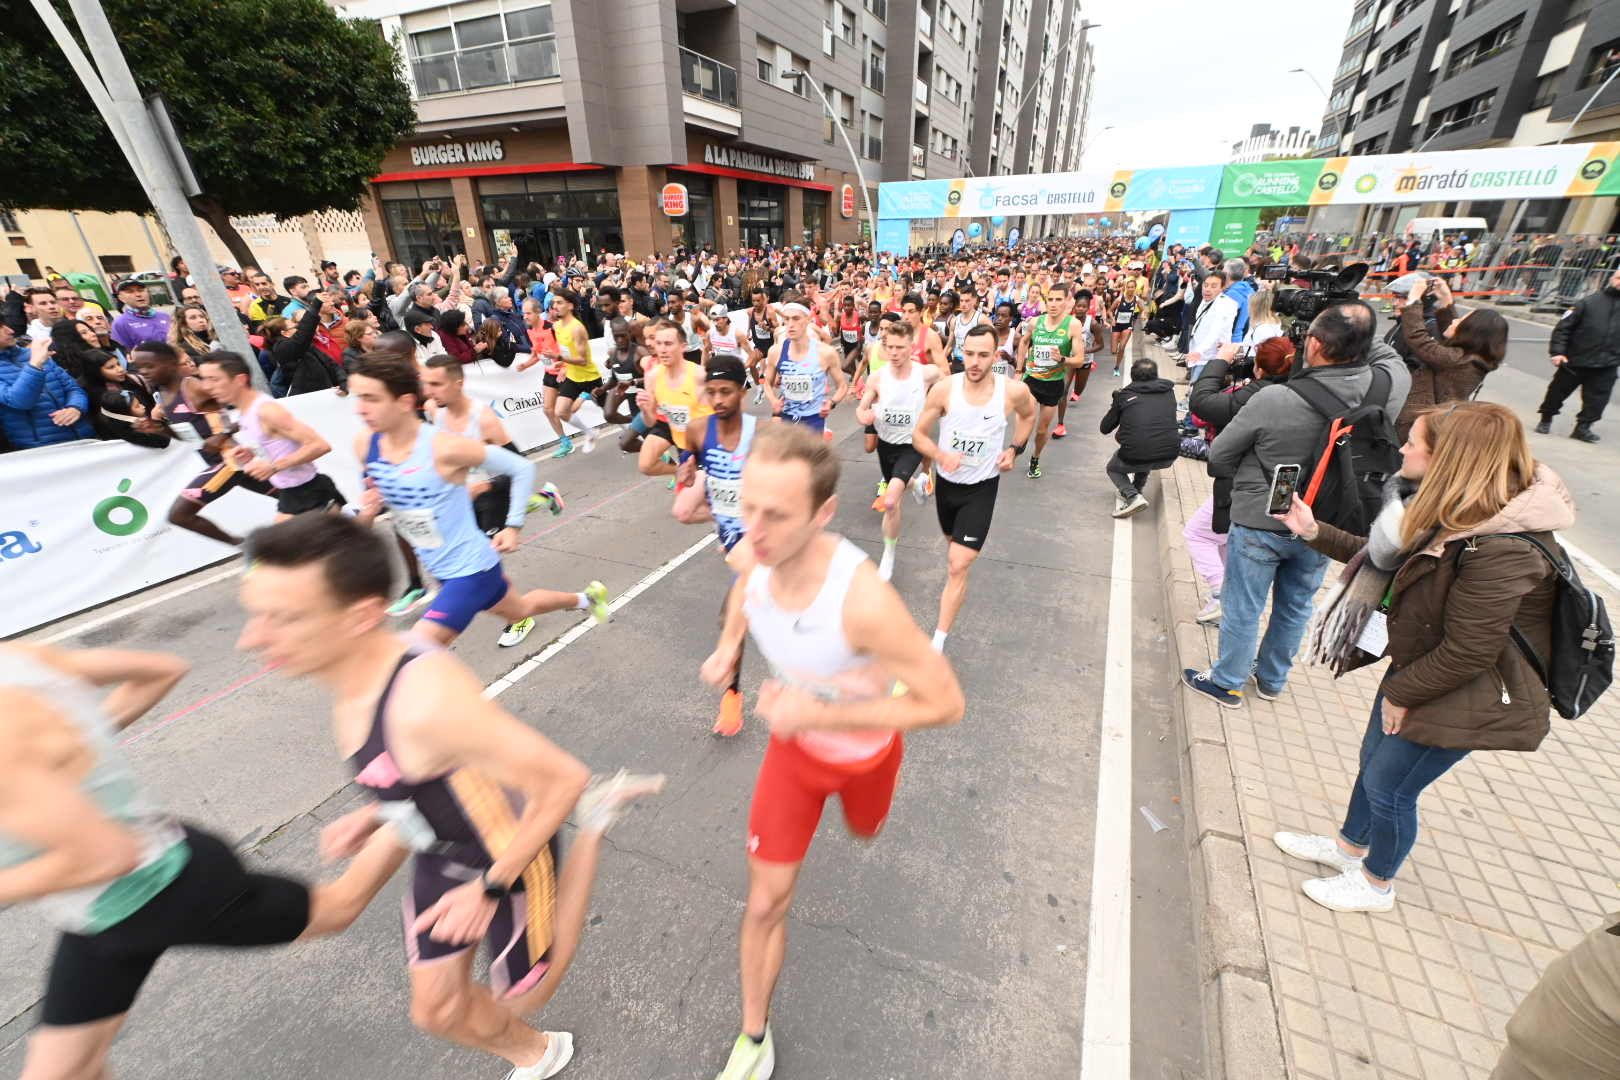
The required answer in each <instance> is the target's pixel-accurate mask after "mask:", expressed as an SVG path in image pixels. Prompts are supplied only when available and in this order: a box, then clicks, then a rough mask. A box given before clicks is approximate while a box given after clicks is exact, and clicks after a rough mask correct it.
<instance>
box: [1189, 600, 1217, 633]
mask: <svg viewBox="0 0 1620 1080" xmlns="http://www.w3.org/2000/svg"><path fill="white" fill-rule="evenodd" d="M1193 621H1194V622H1196V623H1197V624H1198V625H1199V626H1212V625H1214V624H1215V623H1218V622H1220V621H1221V598H1220V597H1218V596H1212V597H1210V598H1209V603H1207V604H1205V605H1204V606H1203V607H1201V608H1199V609H1198V614H1197V615H1194V616H1193Z"/></svg>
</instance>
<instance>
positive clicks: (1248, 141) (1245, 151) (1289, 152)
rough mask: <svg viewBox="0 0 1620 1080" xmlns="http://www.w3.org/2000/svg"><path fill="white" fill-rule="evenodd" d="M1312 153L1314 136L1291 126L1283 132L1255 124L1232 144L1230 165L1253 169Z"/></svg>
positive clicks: (1267, 125)
mask: <svg viewBox="0 0 1620 1080" xmlns="http://www.w3.org/2000/svg"><path fill="white" fill-rule="evenodd" d="M1315 152H1316V132H1314V131H1310V130H1308V129H1306V128H1302V127H1299V126H1298V125H1297V124H1296V125H1292V126H1290V127H1289V128H1288V130H1287V131H1284V130H1282V129H1281V128H1274V127H1272V126H1271V125H1270V124H1255V125H1254V126H1252V127H1250V128H1249V134H1248V137H1247V138H1244V139H1240V140H1239V141H1237V142H1235V143H1233V144H1232V156H1231V159H1230V160H1231V162H1232V164H1233V165H1253V164H1254V163H1256V162H1259V161H1274V160H1276V159H1278V158H1296V157H1310V156H1312V155H1313V154H1314V153H1315Z"/></svg>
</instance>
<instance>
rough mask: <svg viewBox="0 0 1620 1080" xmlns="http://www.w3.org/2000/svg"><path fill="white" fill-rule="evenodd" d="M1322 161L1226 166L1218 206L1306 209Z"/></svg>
mask: <svg viewBox="0 0 1620 1080" xmlns="http://www.w3.org/2000/svg"><path fill="white" fill-rule="evenodd" d="M1325 161H1326V159H1324V158H1313V159H1310V160H1305V161H1262V162H1259V163H1257V164H1254V165H1228V166H1226V175H1225V177H1223V178H1222V180H1221V197H1220V201H1219V202H1218V203H1217V204H1216V205H1217V206H1305V205H1307V204H1308V203H1310V202H1311V193H1312V192H1313V191H1315V190H1316V182H1317V180H1318V178H1319V177H1320V176H1321V175H1322V166H1323V164H1325Z"/></svg>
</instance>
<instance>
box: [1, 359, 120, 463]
mask: <svg viewBox="0 0 1620 1080" xmlns="http://www.w3.org/2000/svg"><path fill="white" fill-rule="evenodd" d="M28 357H29V351H28V350H27V349H25V348H23V347H22V346H21V345H13V346H12V347H11V348H9V349H0V426H3V427H4V428H5V433H6V441H7V442H9V443H11V445H12V448H13V449H16V450H31V449H33V448H34V447H36V446H52V445H54V444H56V443H65V442H73V441H74V440H75V439H93V438H95V437H96V433H95V429H94V428H93V427H91V425H90V416H89V413H90V399H89V398H88V397H86V396H85V392H84V387H82V386H80V385H79V384H78V383H76V382H74V381H73V376H71V375H69V374H68V373H67V372H65V371H63V370H62V369H61V368H60V367H58V366H57V363H56V361H55V360H46V361H45V366H44V367H42V368H36V367H34V366H33V365H32V364H30V363H29V362H28ZM61 409H78V410H79V419H78V421H77V422H75V423H73V424H70V425H69V426H67V427H58V426H57V425H56V424H55V423H54V422H53V421H52V420H51V413H53V412H57V411H59V410H61Z"/></svg>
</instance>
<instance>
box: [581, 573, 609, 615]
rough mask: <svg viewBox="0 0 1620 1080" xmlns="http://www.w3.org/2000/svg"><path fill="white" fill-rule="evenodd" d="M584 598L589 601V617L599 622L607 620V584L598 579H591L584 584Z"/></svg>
mask: <svg viewBox="0 0 1620 1080" xmlns="http://www.w3.org/2000/svg"><path fill="white" fill-rule="evenodd" d="M585 599H587V600H589V601H590V602H591V618H593V619H595V620H596V621H597V622H599V623H605V622H607V621H608V591H607V586H606V585H604V584H602V583H601V582H600V581H593V582H591V583H590V584H589V585H587V586H585Z"/></svg>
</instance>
